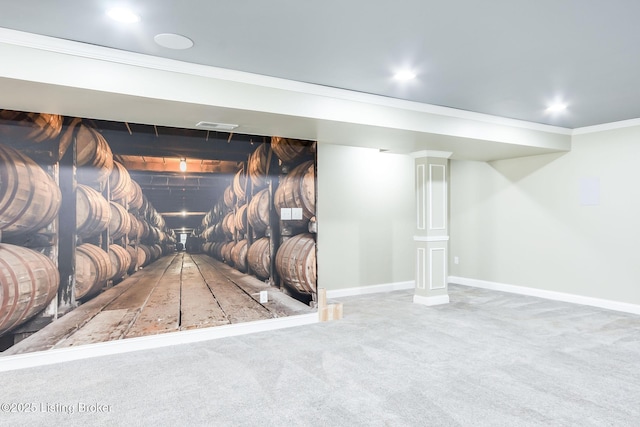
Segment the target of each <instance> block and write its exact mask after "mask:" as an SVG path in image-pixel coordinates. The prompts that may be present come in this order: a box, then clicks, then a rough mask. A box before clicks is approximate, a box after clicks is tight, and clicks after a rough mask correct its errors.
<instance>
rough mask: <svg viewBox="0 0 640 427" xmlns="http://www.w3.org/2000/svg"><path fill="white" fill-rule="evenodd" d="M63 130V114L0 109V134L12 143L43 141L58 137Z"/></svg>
mask: <svg viewBox="0 0 640 427" xmlns="http://www.w3.org/2000/svg"><path fill="white" fill-rule="evenodd" d="M61 131H62V116H60V115H58V114H45V113H29V112H24V111H14V110H0V136H1V137H2V138H6V139H7V140H9V142H10V143H11V142H12V141H17V142H19V143H24V142H30V143H42V142H47V141H51V140H54V139H56V138H58V136H59V135H60V132H61Z"/></svg>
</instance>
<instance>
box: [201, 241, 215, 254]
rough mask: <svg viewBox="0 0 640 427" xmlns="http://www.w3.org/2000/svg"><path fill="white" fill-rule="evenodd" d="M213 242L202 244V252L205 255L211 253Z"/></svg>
mask: <svg viewBox="0 0 640 427" xmlns="http://www.w3.org/2000/svg"><path fill="white" fill-rule="evenodd" d="M214 244H215V243H213V242H206V243H204V244H203V245H202V252H204V253H205V254H207V255H211V254H212V252H213V245H214Z"/></svg>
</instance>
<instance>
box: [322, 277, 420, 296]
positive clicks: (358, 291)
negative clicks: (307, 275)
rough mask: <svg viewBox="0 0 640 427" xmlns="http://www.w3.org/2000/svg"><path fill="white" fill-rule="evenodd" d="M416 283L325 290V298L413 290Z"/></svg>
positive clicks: (411, 281)
mask: <svg viewBox="0 0 640 427" xmlns="http://www.w3.org/2000/svg"><path fill="white" fill-rule="evenodd" d="M415 285H416V282H415V281H413V280H410V281H408V282H395V283H384V284H382V285H370V286H359V287H357V288H346V289H333V290H327V298H342V297H351V296H354V295H365V294H376V293H378V292H391V291H402V290H405V289H413V288H414V287H415Z"/></svg>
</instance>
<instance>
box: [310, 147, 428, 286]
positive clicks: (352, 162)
mask: <svg viewBox="0 0 640 427" xmlns="http://www.w3.org/2000/svg"><path fill="white" fill-rule="evenodd" d="M414 203H415V201H414V172H413V159H412V158H411V157H409V156H406V155H398V154H386V153H380V152H379V151H378V150H374V149H369V148H357V147H348V146H339V145H330V144H322V143H320V144H318V206H317V213H318V286H319V287H324V288H326V289H327V290H336V289H344V288H352V287H358V286H369V285H380V284H387V283H397V282H404V281H413V280H414V258H415V256H414V248H413V231H414V226H415V224H414V221H415V220H414V215H415V204H414Z"/></svg>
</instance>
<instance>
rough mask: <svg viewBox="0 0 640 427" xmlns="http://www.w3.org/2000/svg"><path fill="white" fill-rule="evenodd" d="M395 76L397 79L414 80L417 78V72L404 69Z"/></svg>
mask: <svg viewBox="0 0 640 427" xmlns="http://www.w3.org/2000/svg"><path fill="white" fill-rule="evenodd" d="M393 78H394V79H396V80H403V81H406V80H412V79H415V78H416V73H414V72H413V71H411V70H402V71H398V72H397V73H395V74H394V76H393Z"/></svg>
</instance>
